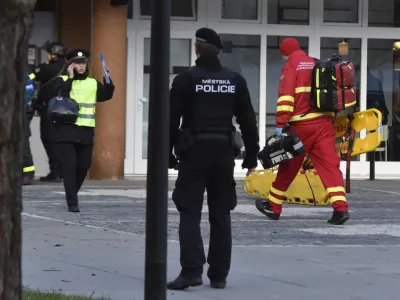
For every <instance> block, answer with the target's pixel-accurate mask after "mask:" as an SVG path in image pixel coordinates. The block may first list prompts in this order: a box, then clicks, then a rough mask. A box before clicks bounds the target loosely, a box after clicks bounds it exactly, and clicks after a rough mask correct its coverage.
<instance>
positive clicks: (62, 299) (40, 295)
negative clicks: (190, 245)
mask: <svg viewBox="0 0 400 300" xmlns="http://www.w3.org/2000/svg"><path fill="white" fill-rule="evenodd" d="M0 1H1V0H0ZM23 299H24V300H111V299H106V298H101V299H99V298H93V297H82V296H67V295H63V294H59V293H44V292H36V291H26V290H25V291H24V295H23Z"/></svg>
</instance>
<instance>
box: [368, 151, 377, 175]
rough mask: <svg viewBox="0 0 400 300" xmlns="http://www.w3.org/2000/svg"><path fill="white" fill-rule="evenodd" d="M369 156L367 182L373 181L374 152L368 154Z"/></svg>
mask: <svg viewBox="0 0 400 300" xmlns="http://www.w3.org/2000/svg"><path fill="white" fill-rule="evenodd" d="M368 156H369V180H375V152H370V153H368Z"/></svg>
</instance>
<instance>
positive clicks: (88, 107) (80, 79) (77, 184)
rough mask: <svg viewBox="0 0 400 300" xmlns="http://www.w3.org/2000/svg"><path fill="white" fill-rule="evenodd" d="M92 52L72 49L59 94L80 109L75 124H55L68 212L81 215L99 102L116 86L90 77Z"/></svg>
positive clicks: (59, 84) (61, 79) (59, 80)
mask: <svg viewBox="0 0 400 300" xmlns="http://www.w3.org/2000/svg"><path fill="white" fill-rule="evenodd" d="M88 59H89V52H88V51H86V50H84V49H75V50H72V51H71V52H70V53H68V55H67V60H68V61H70V63H71V64H70V65H69V66H68V69H67V71H68V76H61V77H60V78H58V79H57V81H56V85H57V87H58V88H57V94H58V93H60V95H61V96H62V97H64V98H71V99H74V100H75V101H76V102H78V104H79V107H80V110H79V116H78V119H77V120H76V122H75V123H74V124H58V123H55V125H54V140H53V141H54V143H55V144H54V147H55V152H56V155H57V157H58V159H59V161H60V162H61V172H62V173H61V174H62V177H63V182H64V188H65V196H66V200H67V204H68V211H70V212H79V211H80V210H79V205H78V192H79V190H80V188H81V186H82V184H83V182H84V180H85V178H86V175H87V172H88V170H89V168H90V166H91V162H92V152H93V140H94V128H95V126H96V120H95V113H96V103H97V102H104V101H107V100H110V99H111V98H112V96H113V93H114V84H113V83H112V81H111V79H110V83H109V84H106V83H105V80H104V79H103V82H104V84H101V83H100V82H99V81H97V80H96V79H94V78H91V77H89V76H88V64H87V63H88Z"/></svg>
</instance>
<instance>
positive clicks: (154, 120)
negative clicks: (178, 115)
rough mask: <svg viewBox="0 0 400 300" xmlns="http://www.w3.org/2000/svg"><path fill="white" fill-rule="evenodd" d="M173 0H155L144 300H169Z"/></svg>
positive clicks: (152, 30)
mask: <svg viewBox="0 0 400 300" xmlns="http://www.w3.org/2000/svg"><path fill="white" fill-rule="evenodd" d="M170 1H171V0H152V18H151V50H150V97H149V98H150V99H149V102H150V103H149V133H148V152H147V154H148V156H147V157H148V159H147V203H146V258H145V280H144V285H145V292H144V299H145V300H166V299H167V294H166V281H167V217H168V216H167V213H168V160H169V153H168V152H169V55H170V15H171V2H170Z"/></svg>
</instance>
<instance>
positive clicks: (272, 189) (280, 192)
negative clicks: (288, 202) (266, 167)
mask: <svg viewBox="0 0 400 300" xmlns="http://www.w3.org/2000/svg"><path fill="white" fill-rule="evenodd" d="M269 191H270V192H272V193H274V194H276V195H278V196H282V197H285V192H282V191H280V190H277V189H276V188H274V187H273V186H271V188H270V190H269Z"/></svg>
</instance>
